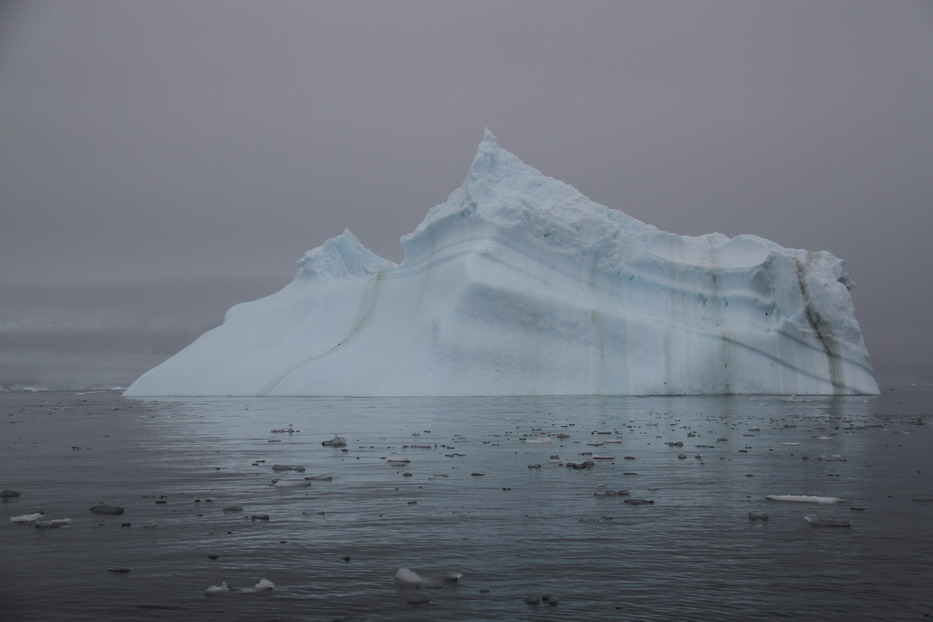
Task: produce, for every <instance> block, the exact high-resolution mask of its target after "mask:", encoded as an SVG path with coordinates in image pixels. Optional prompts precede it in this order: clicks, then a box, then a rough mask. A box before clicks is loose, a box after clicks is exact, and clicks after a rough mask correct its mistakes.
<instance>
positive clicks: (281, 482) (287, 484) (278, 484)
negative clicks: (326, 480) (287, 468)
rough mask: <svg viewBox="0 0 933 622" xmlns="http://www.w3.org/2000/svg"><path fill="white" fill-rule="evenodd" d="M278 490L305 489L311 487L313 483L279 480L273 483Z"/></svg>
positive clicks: (301, 480)
mask: <svg viewBox="0 0 933 622" xmlns="http://www.w3.org/2000/svg"><path fill="white" fill-rule="evenodd" d="M272 485H273V486H275V487H276V488H304V487H305V486H310V485H311V482H308V481H305V480H303V479H277V480H274V481H273V482H272Z"/></svg>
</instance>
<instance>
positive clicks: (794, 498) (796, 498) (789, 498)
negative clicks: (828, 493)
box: [765, 495, 845, 505]
mask: <svg viewBox="0 0 933 622" xmlns="http://www.w3.org/2000/svg"><path fill="white" fill-rule="evenodd" d="M765 499H767V500H768V501H786V502H790V503H818V504H821V505H828V504H831V503H840V502H842V501H845V499H842V498H840V497H817V496H813V495H768V496H767V497H765Z"/></svg>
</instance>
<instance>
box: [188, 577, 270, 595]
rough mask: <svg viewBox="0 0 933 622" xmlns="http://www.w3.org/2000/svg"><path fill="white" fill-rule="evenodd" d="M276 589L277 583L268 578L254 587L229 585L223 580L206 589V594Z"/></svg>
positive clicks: (245, 592) (246, 592)
mask: <svg viewBox="0 0 933 622" xmlns="http://www.w3.org/2000/svg"><path fill="white" fill-rule="evenodd" d="M274 589H275V584H274V583H273V582H272V581H269V580H268V579H260V580H259V583H257V584H256V585H254V586H253V587H233V586H230V585H227V582H226V581H223V582H221V584H220V585H211V586H210V587H208V588H207V589H206V590H204V595H205V596H213V595H214V594H228V593H237V594H253V593H255V592H270V591H272V590H274Z"/></svg>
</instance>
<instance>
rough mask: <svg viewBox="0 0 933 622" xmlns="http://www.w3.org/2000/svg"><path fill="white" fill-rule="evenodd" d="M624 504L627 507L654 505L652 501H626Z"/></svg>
mask: <svg viewBox="0 0 933 622" xmlns="http://www.w3.org/2000/svg"><path fill="white" fill-rule="evenodd" d="M625 503H628V504H629V505H654V500H653V499H626V500H625Z"/></svg>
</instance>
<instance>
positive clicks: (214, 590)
mask: <svg viewBox="0 0 933 622" xmlns="http://www.w3.org/2000/svg"><path fill="white" fill-rule="evenodd" d="M230 591H231V589H230V586H229V585H227V582H226V581H224V582H222V583H221V584H220V585H211V586H210V587H208V588H207V589H206V590H204V594H205V595H206V596H211V595H213V594H223V593H225V592H230Z"/></svg>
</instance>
